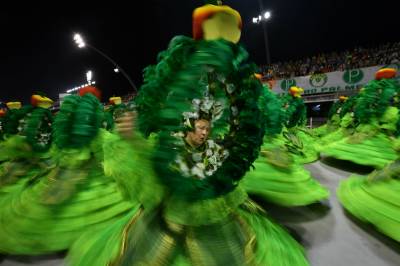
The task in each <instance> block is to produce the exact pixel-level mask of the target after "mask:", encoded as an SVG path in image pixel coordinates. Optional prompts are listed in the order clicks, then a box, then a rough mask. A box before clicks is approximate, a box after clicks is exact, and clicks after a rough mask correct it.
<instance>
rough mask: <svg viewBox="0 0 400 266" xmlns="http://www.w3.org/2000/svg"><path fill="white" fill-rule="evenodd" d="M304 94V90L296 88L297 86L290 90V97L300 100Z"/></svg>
mask: <svg viewBox="0 0 400 266" xmlns="http://www.w3.org/2000/svg"><path fill="white" fill-rule="evenodd" d="M303 92H304V90H303V89H302V88H300V87H296V86H293V87H290V89H289V93H290V95H292V96H293V97H295V98H300V97H301V94H303Z"/></svg>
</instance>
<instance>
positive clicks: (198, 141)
mask: <svg viewBox="0 0 400 266" xmlns="http://www.w3.org/2000/svg"><path fill="white" fill-rule="evenodd" d="M209 135H210V122H209V121H207V120H205V119H200V120H196V121H195V123H194V130H193V131H191V132H188V133H187V135H186V141H187V142H188V143H189V145H191V146H193V147H199V146H201V145H202V144H204V142H206V141H207V139H208V136H209Z"/></svg>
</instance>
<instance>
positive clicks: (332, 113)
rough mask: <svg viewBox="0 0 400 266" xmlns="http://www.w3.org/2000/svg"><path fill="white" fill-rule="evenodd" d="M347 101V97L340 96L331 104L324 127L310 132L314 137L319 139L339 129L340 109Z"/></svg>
mask: <svg viewBox="0 0 400 266" xmlns="http://www.w3.org/2000/svg"><path fill="white" fill-rule="evenodd" d="M348 99H349V97H347V96H343V95H342V96H340V97H339V99H337V100H336V102H335V103H333V104H332V106H331V108H330V109H329V113H328V121H327V122H326V123H325V124H324V125H322V126H320V127H317V128H314V129H313V130H312V133H313V135H314V137H316V138H321V137H323V136H325V135H327V134H329V133H331V132H333V131H335V130H337V129H338V128H339V127H340V120H341V119H340V118H341V117H340V112H341V111H342V107H343V105H344V104H345V103H346V101H347V100H348Z"/></svg>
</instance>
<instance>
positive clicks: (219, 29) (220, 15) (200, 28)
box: [193, 4, 243, 43]
mask: <svg viewBox="0 0 400 266" xmlns="http://www.w3.org/2000/svg"><path fill="white" fill-rule="evenodd" d="M242 26H243V24H242V18H241V16H240V14H239V12H237V11H236V10H234V9H233V8H231V7H229V6H226V5H210V4H207V5H204V6H202V7H199V8H196V9H195V10H194V11H193V39H195V40H201V39H204V40H218V39H224V40H226V41H229V42H233V43H238V42H239V40H240V35H241V30H242Z"/></svg>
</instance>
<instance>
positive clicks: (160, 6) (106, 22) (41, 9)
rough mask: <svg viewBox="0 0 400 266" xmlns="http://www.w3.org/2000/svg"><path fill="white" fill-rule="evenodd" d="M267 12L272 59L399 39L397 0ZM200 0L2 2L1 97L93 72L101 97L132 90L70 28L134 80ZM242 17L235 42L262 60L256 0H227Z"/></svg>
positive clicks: (309, 4)
mask: <svg viewBox="0 0 400 266" xmlns="http://www.w3.org/2000/svg"><path fill="white" fill-rule="evenodd" d="M263 2H264V6H265V7H266V8H268V9H269V10H271V11H272V12H273V18H272V20H271V21H270V22H269V23H268V36H269V44H270V51H271V56H272V61H273V62H276V61H285V60H289V59H297V58H302V57H305V56H309V55H314V54H317V53H319V52H331V51H343V50H345V49H347V48H350V49H351V48H354V46H358V45H362V46H371V45H376V44H379V43H385V42H388V41H399V40H400V34H399V30H400V22H399V19H398V18H397V16H398V14H397V13H398V11H396V9H395V8H394V3H395V1H381V2H376V1H375V2H373V4H368V5H365V3H366V1H351V0H347V1H342V0H335V1H334V0H319V1H316V0H269V1H268V0H264V1H263ZM202 3H203V2H202V1H201V0H192V1H191V0H175V1H166V0H145V1H130V5H131V6H132V7H129V6H128V4H127V2H118V1H106V3H104V4H99V3H96V4H92V5H89V4H82V3H73V2H66V3H62V2H59V1H57V3H55V1H53V4H49V5H46V6H45V4H44V3H43V4H40V3H37V2H35V4H34V5H31V6H28V5H26V4H24V5H23V6H22V4H19V5H16V6H10V7H8V8H6V7H2V8H1V11H0V29H1V35H2V37H1V57H0V73H1V74H0V80H1V85H0V86H1V87H0V101H10V100H20V101H23V102H25V103H26V102H27V101H28V100H29V97H30V95H31V93H33V92H35V91H43V92H45V93H47V94H48V95H49V96H50V97H52V98H53V99H56V98H57V96H58V93H62V92H65V91H66V90H67V89H68V88H71V87H74V86H75V85H79V84H82V83H84V82H85V79H86V77H85V73H86V71H87V70H89V69H90V70H92V71H93V72H94V79H95V80H96V81H97V84H98V87H99V88H100V89H101V90H103V92H104V96H105V97H104V98H105V99H107V98H108V97H109V96H112V94H115V95H123V94H126V93H128V92H130V91H131V90H132V89H131V88H130V86H129V84H128V82H127V81H126V80H125V79H124V77H123V76H122V75H121V73H119V74H116V73H114V72H113V66H112V65H111V64H110V63H109V62H108V61H106V60H105V59H104V58H103V57H101V56H100V55H98V54H96V53H95V52H94V51H93V50H90V49H84V50H80V49H78V48H76V47H75V44H74V43H73V40H72V37H73V33H75V32H79V33H81V34H82V36H84V37H85V39H86V40H87V42H89V43H90V44H92V45H93V46H95V47H96V48H98V49H100V50H102V51H103V52H105V53H106V54H107V55H108V56H110V57H111V58H113V59H114V60H115V61H116V62H117V63H118V64H119V65H120V66H121V67H122V68H123V69H124V70H125V71H126V72H127V73H128V75H129V76H130V77H131V78H132V79H133V80H134V82H135V84H136V85H137V86H140V84H141V82H142V70H143V68H144V67H145V66H147V65H148V64H152V63H155V62H156V56H157V53H158V52H160V51H161V50H164V49H165V48H166V47H167V44H168V42H169V40H170V39H171V38H172V37H173V36H175V35H191V15H192V11H193V9H194V8H195V7H197V6H200V5H202ZM224 3H225V4H228V5H230V6H232V7H234V8H235V9H237V10H238V11H239V12H240V13H241V15H242V19H243V21H244V29H243V36H242V41H241V43H242V44H243V45H244V46H245V47H246V48H247V50H248V51H249V52H250V54H251V58H252V60H253V61H255V62H256V63H260V64H263V63H265V53H264V51H265V49H264V39H263V34H262V27H261V25H254V24H252V23H251V19H252V17H253V16H256V15H258V14H259V13H260V9H259V5H258V0H230V1H229V0H226V1H225V2H224Z"/></svg>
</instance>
